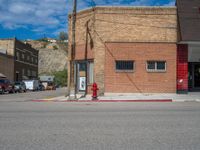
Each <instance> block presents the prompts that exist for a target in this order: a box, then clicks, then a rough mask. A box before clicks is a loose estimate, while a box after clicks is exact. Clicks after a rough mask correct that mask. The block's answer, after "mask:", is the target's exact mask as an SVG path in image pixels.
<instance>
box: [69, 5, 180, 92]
mask: <svg viewBox="0 0 200 150" xmlns="http://www.w3.org/2000/svg"><path fill="white" fill-rule="evenodd" d="M71 24H72V19H71V16H69V50H70V49H71V31H72V26H71ZM86 33H87V34H86ZM86 41H87V42H86ZM86 43H87V44H86ZM86 53H87V54H86ZM176 54H177V9H176V7H95V8H92V9H88V10H83V11H80V12H79V13H78V14H77V18H76V52H75V74H74V75H73V76H72V78H73V77H75V79H74V80H75V82H76V83H75V86H76V89H77V92H81V91H85V89H86V88H85V85H84V82H85V81H86V73H85V68H86V67H85V66H86V65H85V64H86V63H87V72H88V73H87V83H88V84H87V87H88V88H89V90H88V92H90V91H91V90H90V87H91V84H92V83H93V82H96V83H97V84H98V86H99V88H100V90H99V94H105V93H175V92H176V90H177V88H176V86H177V84H176V80H177V78H176V71H177V67H176V61H177V55H176ZM69 58H70V59H69V60H71V52H69ZM86 60H87V61H86ZM68 64H69V63H68ZM69 75H70V70H69Z"/></svg>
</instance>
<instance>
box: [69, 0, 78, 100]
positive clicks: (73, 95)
mask: <svg viewBox="0 0 200 150" xmlns="http://www.w3.org/2000/svg"><path fill="white" fill-rule="evenodd" d="M76 11H77V0H74V1H73V13H72V45H71V60H70V81H69V85H68V94H69V100H73V99H76V85H75V83H74V72H75V71H74V66H75V61H74V59H75V53H76V37H75V35H76Z"/></svg>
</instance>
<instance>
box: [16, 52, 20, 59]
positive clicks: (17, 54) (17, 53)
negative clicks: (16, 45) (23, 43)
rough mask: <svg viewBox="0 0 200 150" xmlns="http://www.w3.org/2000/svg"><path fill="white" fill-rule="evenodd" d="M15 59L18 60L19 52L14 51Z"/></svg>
mask: <svg viewBox="0 0 200 150" xmlns="http://www.w3.org/2000/svg"><path fill="white" fill-rule="evenodd" d="M16 60H20V58H19V52H16Z"/></svg>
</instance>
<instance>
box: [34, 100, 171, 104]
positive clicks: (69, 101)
mask: <svg viewBox="0 0 200 150" xmlns="http://www.w3.org/2000/svg"><path fill="white" fill-rule="evenodd" d="M31 102H68V103H72V102H76V103H77V102H78V103H85V102H87V103H88V102H89V103H108V102H109V103H112V102H117V103H127V102H128V103H133V102H173V101H172V99H149V100H31Z"/></svg>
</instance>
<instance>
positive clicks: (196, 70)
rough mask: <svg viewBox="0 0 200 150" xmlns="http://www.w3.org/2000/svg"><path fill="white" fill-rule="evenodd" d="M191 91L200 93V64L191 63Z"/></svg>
mask: <svg viewBox="0 0 200 150" xmlns="http://www.w3.org/2000/svg"><path fill="white" fill-rule="evenodd" d="M188 69H189V76H188V77H189V79H188V80H189V82H188V83H189V91H200V63H194V62H193V63H189V68H188Z"/></svg>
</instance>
